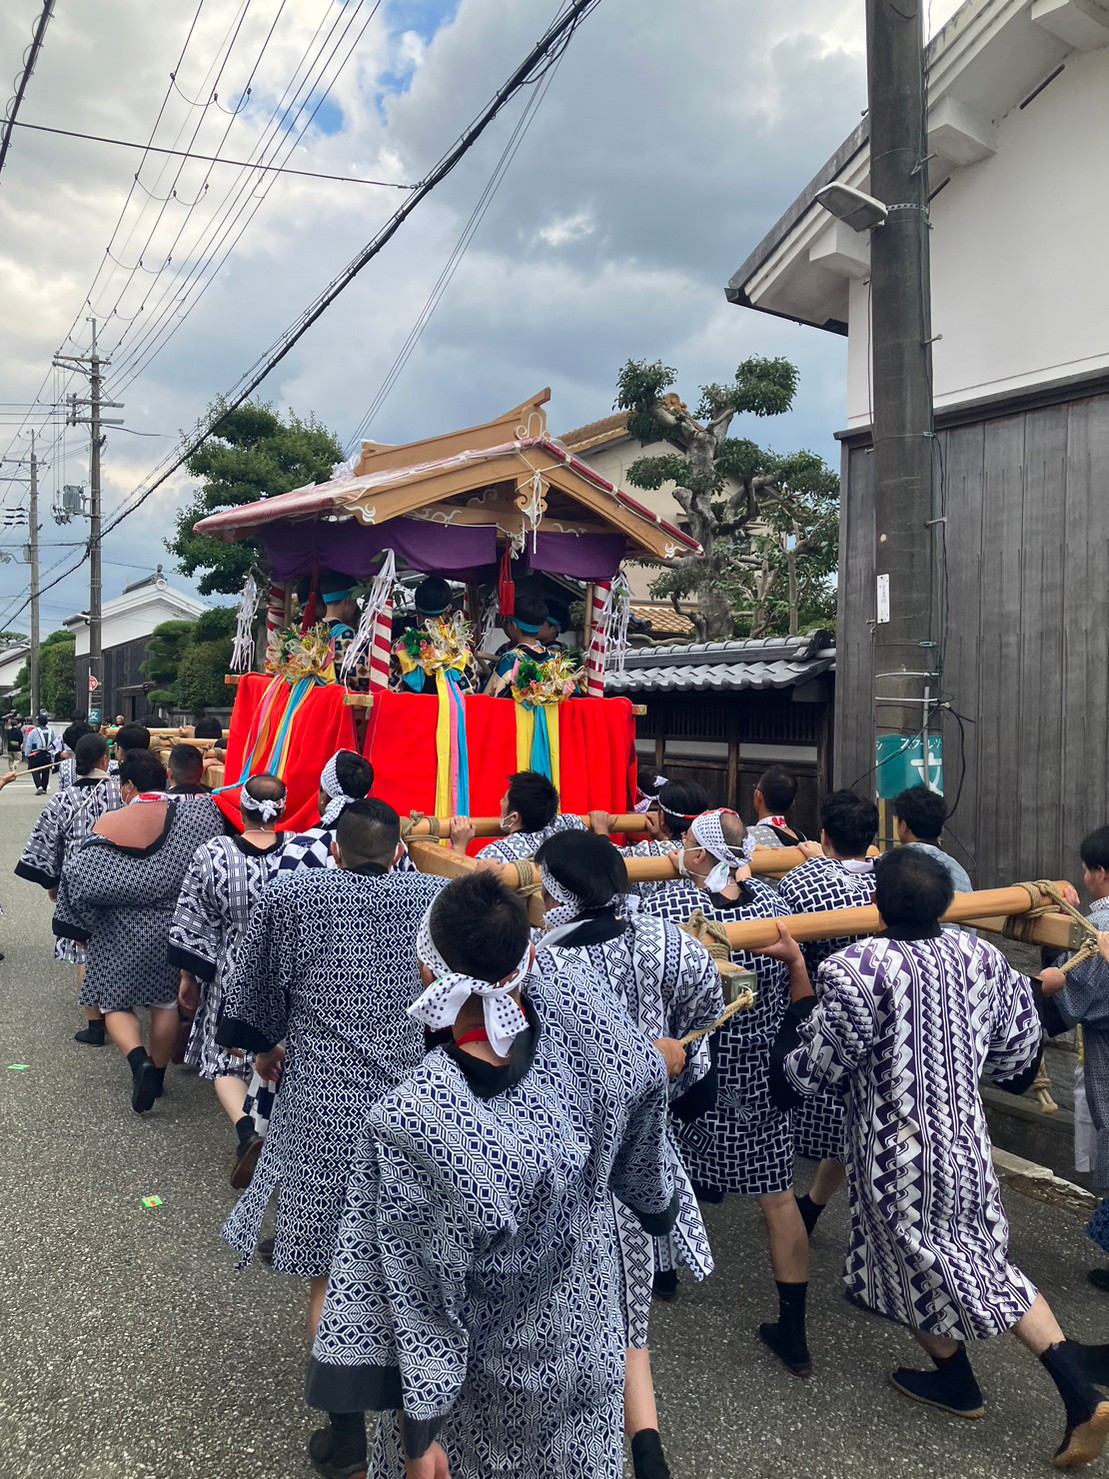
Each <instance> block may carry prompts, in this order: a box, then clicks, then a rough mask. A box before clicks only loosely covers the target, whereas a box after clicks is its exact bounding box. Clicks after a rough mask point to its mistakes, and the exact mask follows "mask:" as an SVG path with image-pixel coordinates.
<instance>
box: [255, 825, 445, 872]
mask: <svg viewBox="0 0 1109 1479" xmlns="http://www.w3.org/2000/svg"><path fill="white" fill-rule="evenodd" d="M334 841H335V829H334V828H333V827H311V828H309V830H308V831H307V832H298V833H296V834H295V835H294V836H292V837H288V838H286V839H285V842H284V845H283V847H282V849H281V853H280V855H279V857H278V860H277V871H278V872H279V873H295V872H296V870H297V869H298V868H334V867H335V866H336V864H335V859H334V858H333V857H332V856H331V844H332V843H333V842H334ZM394 870H395V871H396V872H397V873H415V872H416V871H417V870H416V864H415V863H414V862H413V861H412V859H411V858H410V857H409V855H408V850H407V848H406V849H405V850H404V851H403V852H402V853H401V855H400V857H399V858H398V859H397V861H396V863H395V864H394Z"/></svg>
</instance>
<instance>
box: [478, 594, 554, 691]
mask: <svg viewBox="0 0 1109 1479" xmlns="http://www.w3.org/2000/svg"><path fill="white" fill-rule="evenodd" d="M546 620H547V603H546V601H545V600H544V599H543V597H542V596H540V595H539V594H538V593H537V592H535V591H529V590H523V589H521V590H517V592H516V608H515V611H514V612H513V614H512V615H511V616H502V617H501V626H502V627H503V628H504V632H505V635H506V636H507V637H508V645H507V646H506V647H504V648H502V649H501V650H500V651H499V652H498V654H497V662H496V666H495V667H494V669H493V672H492V673H491V674H490V677H489V682H488V683H487V684H486V687H485V691H486V693H491V694H493V695H494V696H497V695H500V696H502V697H507V698H511V697H512V675H513V673H514V672H515V671H516V664H517V663H518V662H519V661H520V659H521V658H524V657H530V658H532V659H533V660H534V661H535V662H546V660H547V659H548V658H549V657H550V656H551V655H552V654H551V652H550V649H549V648H547V647H546V645H545V644H544V643H543V642H542V641H540V638H539V633H540V631H541V630H542V629H543V625H544V623H545V622H546Z"/></svg>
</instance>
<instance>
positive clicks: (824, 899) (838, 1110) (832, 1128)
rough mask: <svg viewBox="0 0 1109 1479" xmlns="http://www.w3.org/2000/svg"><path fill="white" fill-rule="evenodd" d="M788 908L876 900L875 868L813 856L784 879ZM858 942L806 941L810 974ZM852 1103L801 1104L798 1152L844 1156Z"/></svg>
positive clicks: (803, 910)
mask: <svg viewBox="0 0 1109 1479" xmlns="http://www.w3.org/2000/svg"><path fill="white" fill-rule="evenodd" d="M778 893H779V894H780V895H781V899H782V903H783V904H784V905H785V906H786V911H785V912H786V913H787V914H819V913H820V912H821V911H822V910H825V909H855V908H858V907H859V906H860V905H865V904H872V903H873V902H874V873H873V871H870V872H867V873H852V872H851V871H850V870H849V869H847V868H844V866H843V864H842V863H839V862H837V861H836V860H835V859H834V858H812V859H811V860H810V861H809V862H807V863H802V864H801V866H800V868H791V869H790V871H789V872H788V873H787V874H786V876H785V877H784V878H783V879H782V881H781V882H780V883H779V884H778ZM852 943H853V937H852V936H847V937H846V938H840V939H838V940H811V941H809V942H808V943H807V944H805V945H802V946H801V954H802V955H803V956H804V957H805V964H806V966H807V967H808V970H809V980H810V981H816V980H817V970H818V969H819V967H820V966H821V965H822V963H823V962H824V961H826V960H827V959H828V957H829V955H834V954H835V953H836V951H837V950H842V949H844V947H845V946H847V945H850V944H852ZM846 1115H847V1108H846V1105H845V1104H844V1102H843V1096H842V1095H841V1094H836V1093H832V1094H815V1095H813V1097H812V1098H806V1099H805V1100H803V1102H802V1103H801V1104H799V1105H798V1106H797V1108H796V1109H795V1110H794V1114H793V1124H794V1130H795V1132H796V1133H795V1144H796V1147H797V1154H798V1155H803V1156H807V1157H808V1158H809V1159H810V1160H813V1161H823V1160H829V1161H839V1162H840V1163H841V1164H842V1162H843V1156H844V1144H843V1134H844V1124H845V1121H846Z"/></svg>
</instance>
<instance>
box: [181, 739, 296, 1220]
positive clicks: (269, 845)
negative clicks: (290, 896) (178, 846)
mask: <svg viewBox="0 0 1109 1479" xmlns="http://www.w3.org/2000/svg"><path fill="white" fill-rule="evenodd" d="M192 753H193V754H196V753H197V752H196V751H195V750H194V751H193V752H192ZM285 795H286V792H285V785H284V782H283V781H280V780H278V778H277V777H276V776H274V775H255V776H251V778H250V779H249V780H248V781H247V783H246V785H245V786H244V787H243V788H242V791H241V792H240V793H239V807H240V810H241V812H242V818H243V823H244V827H243V832H242V835H241V836H239V835H237V834H236V835H235V836H233V837H213V838H212V840H211V841H210V842H204V843H201V845H200V846H199V847H198V848H197V850H196V852H195V853H194V854H193V860H192V862H191V863H190V864H189V871H188V872H187V873H186V874H185V880H184V882H183V883H182V885H181V893H180V895H179V897H178V900H177V908H176V910H175V912H174V916H173V926H172V928H171V929H170V932H169V960H170V964H171V965H175V966H177V967H178V968H179V970H180V972H181V984H180V987H179V989H178V997H177V1000H178V1006H179V1007H180V1009H181V1011H182V1012H183V1013H184V1015H185V1016H187V1017H191V1018H192V1031H191V1033H190V1034H189V1041H188V1046H187V1047H186V1049H185V1063H186V1064H187V1065H188V1066H189V1067H191V1068H195V1069H196V1070H197V1072H198V1073H199V1075H200V1077H201V1078H203V1079H207V1080H208V1082H209V1083H212V1084H214V1086H215V1091H216V1098H217V1099H218V1100H219V1102H220V1107H221V1108H222V1109H223V1111H224V1113H225V1114H226V1115H227V1117H228V1119H230V1121H231V1123H232V1124H233V1125H234V1126H235V1133H236V1136H237V1137H238V1153H237V1155H236V1157H235V1164H234V1166H233V1168H232V1172H231V1185H232V1186H234V1187H236V1188H237V1189H238V1190H240V1191H241V1190H242V1188H243V1187H245V1186H247V1185H248V1184H249V1182H250V1178H251V1176H252V1175H253V1174H254V1167H255V1166H256V1165H257V1163H258V1156H259V1154H260V1152H261V1149H262V1137H261V1135H259V1134H258V1132H257V1130H256V1129H255V1125H254V1120H253V1118H252V1117H251V1115H249V1114H248V1113H247V1112H246V1109H245V1104H246V1094H247V1086H248V1084H249V1083H250V1081H251V1077H252V1075H253V1072H254V1059H253V1057H252V1056H251V1055H250V1054H249V1053H247V1054H242V1053H240V1054H233V1053H230V1052H228V1051H227V1050H226V1049H223V1048H220V1047H219V1046H218V1045H217V1043H216V1023H217V1021H218V1020H219V1013H220V1002H221V999H222V993H223V983H224V981H225V980H226V978H227V975H228V972H229V971H230V969H231V963H232V960H233V957H234V952H235V951H236V950H237V949H238V947H239V945H240V944H241V942H242V939H243V936H244V934H245V933H246V927H247V924H248V923H249V921H250V913H251V910H252V909H253V908H254V905H255V904H256V903H257V901H258V897H259V895H260V894H261V892H262V890H263V888H265V886H266V884H267V883H268V882H269V881H270V879H271V878H273V876H274V875H275V873H276V871H277V858H278V854H279V852H280V848H281V839H280V838H279V837H278V835H277V832H276V823H277V819H278V818H279V817H280V816H281V814H282V812H283V811H284V810H285Z"/></svg>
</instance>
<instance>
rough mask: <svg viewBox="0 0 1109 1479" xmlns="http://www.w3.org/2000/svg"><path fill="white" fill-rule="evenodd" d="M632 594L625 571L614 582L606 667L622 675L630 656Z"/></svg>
mask: <svg viewBox="0 0 1109 1479" xmlns="http://www.w3.org/2000/svg"><path fill="white" fill-rule="evenodd" d="M631 602H632V592H631V586H630V585H629V584H628V578H627V576H626V575H625V574H624V572H623V571H621V572H620V574H619V575H617V577H616V579H615V580H614V581H613V582H612V600H611V602H610V604H609V615H608V651H607V652H606V654H605V658H606V666H607V667H608V668H609V670H610V671H612V672H616V673H622V672H623V671H624V664H625V660H626V658H627V655H628V627H629V625H630V623H631V619H632V604H631Z"/></svg>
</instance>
